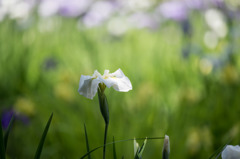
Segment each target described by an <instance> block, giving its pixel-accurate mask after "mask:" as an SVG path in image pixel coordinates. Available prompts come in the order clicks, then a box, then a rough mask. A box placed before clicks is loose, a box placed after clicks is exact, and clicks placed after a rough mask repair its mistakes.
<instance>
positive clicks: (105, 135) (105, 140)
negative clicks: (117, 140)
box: [103, 124, 108, 159]
mask: <svg viewBox="0 0 240 159" xmlns="http://www.w3.org/2000/svg"><path fill="white" fill-rule="evenodd" d="M107 131H108V124H105V133H104V147H103V159H105V154H106V143H107Z"/></svg>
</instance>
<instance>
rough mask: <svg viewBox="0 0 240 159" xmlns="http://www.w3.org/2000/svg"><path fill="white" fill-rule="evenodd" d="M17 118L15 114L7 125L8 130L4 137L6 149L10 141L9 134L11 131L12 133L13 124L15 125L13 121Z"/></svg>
mask: <svg viewBox="0 0 240 159" xmlns="http://www.w3.org/2000/svg"><path fill="white" fill-rule="evenodd" d="M14 120H15V116H14V115H13V116H12V118H11V120H10V122H9V124H8V127H7V130H6V133H5V135H4V138H3V141H4V147H5V151H6V149H7V142H8V136H9V133H10V130H11V128H12V125H13V121H14Z"/></svg>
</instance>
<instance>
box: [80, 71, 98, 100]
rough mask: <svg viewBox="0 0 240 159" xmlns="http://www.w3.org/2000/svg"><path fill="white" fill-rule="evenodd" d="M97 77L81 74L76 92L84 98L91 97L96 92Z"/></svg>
mask: <svg viewBox="0 0 240 159" xmlns="http://www.w3.org/2000/svg"><path fill="white" fill-rule="evenodd" d="M99 83H100V80H99V78H96V79H92V77H91V76H84V75H82V76H81V78H80V82H79V88H78V92H79V94H81V95H83V96H85V97H86V98H89V99H93V97H94V96H95V95H96V93H97V88H98V84H99Z"/></svg>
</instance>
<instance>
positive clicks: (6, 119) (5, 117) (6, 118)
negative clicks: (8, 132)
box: [1, 110, 14, 129]
mask: <svg viewBox="0 0 240 159" xmlns="http://www.w3.org/2000/svg"><path fill="white" fill-rule="evenodd" d="M13 115H14V112H13V110H8V111H4V112H3V113H2V118H1V121H2V128H3V129H7V127H8V125H9V123H10V121H11V118H12V116H13Z"/></svg>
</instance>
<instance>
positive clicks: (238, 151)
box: [222, 145, 240, 159]
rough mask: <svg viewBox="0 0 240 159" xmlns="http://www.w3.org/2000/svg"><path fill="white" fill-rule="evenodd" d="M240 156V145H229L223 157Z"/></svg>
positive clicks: (237, 158)
mask: <svg viewBox="0 0 240 159" xmlns="http://www.w3.org/2000/svg"><path fill="white" fill-rule="evenodd" d="M239 158H240V147H239V146H238V145H237V146H232V145H227V147H226V148H225V149H224V150H223V152H222V159H239Z"/></svg>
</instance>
